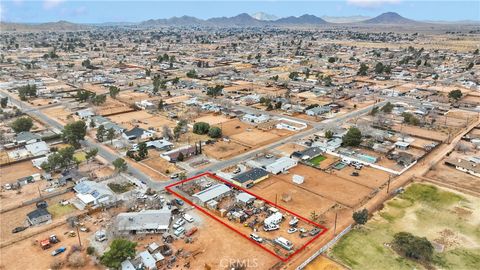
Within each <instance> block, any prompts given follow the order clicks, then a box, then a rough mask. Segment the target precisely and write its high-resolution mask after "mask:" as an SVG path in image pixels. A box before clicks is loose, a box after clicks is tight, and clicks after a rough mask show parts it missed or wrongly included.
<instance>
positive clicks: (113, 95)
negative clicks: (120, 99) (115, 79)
mask: <svg viewBox="0 0 480 270" xmlns="http://www.w3.org/2000/svg"><path fill="white" fill-rule="evenodd" d="M108 93H109V94H110V97H111V98H117V96H118V94H119V93H120V88H118V87H116V86H113V85H112V86H110V87H109V88H108Z"/></svg>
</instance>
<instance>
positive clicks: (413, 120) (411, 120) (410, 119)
mask: <svg viewBox="0 0 480 270" xmlns="http://www.w3.org/2000/svg"><path fill="white" fill-rule="evenodd" d="M402 116H403V122H404V123H407V124H410V125H414V126H418V125H419V124H420V120H418V118H417V117H415V115H413V114H411V113H408V112H404V113H402Z"/></svg>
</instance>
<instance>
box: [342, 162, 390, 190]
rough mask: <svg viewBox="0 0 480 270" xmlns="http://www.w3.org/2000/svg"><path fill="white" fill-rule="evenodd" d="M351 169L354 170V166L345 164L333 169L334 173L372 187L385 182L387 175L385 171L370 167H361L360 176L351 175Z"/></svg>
mask: <svg viewBox="0 0 480 270" xmlns="http://www.w3.org/2000/svg"><path fill="white" fill-rule="evenodd" d="M353 171H355V168H354V167H350V166H347V167H345V168H343V169H342V170H339V171H337V170H335V175H337V176H339V177H341V178H344V179H347V180H349V181H352V182H355V183H357V184H359V185H362V186H366V187H369V188H373V189H375V188H378V187H379V186H381V185H383V184H384V183H386V182H387V181H388V177H389V174H388V173H387V172H384V171H381V170H377V169H374V168H372V167H363V168H362V169H361V170H360V171H359V174H360V176H352V172H353ZM392 178H393V177H392Z"/></svg>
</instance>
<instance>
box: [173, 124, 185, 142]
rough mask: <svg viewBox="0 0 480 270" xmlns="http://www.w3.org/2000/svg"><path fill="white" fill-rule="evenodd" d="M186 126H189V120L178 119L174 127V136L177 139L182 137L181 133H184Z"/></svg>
mask: <svg viewBox="0 0 480 270" xmlns="http://www.w3.org/2000/svg"><path fill="white" fill-rule="evenodd" d="M186 126H187V121H185V120H180V121H178V123H177V125H176V126H175V128H173V137H174V138H175V140H178V139H179V138H180V135H181V134H182V132H183V130H184V129H185V127H186Z"/></svg>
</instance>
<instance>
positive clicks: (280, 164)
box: [265, 157, 298, 174]
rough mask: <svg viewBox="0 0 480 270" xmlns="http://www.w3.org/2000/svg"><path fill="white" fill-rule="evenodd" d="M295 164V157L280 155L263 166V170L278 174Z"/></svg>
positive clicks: (296, 162)
mask: <svg viewBox="0 0 480 270" xmlns="http://www.w3.org/2000/svg"><path fill="white" fill-rule="evenodd" d="M297 164H298V161H296V160H295V159H291V158H289V157H281V158H279V159H277V160H276V161H275V162H273V163H272V164H269V165H267V166H266V167H265V170H267V171H268V172H270V173H273V174H279V173H282V172H286V171H288V170H289V169H291V168H293V167H295V166H297Z"/></svg>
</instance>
